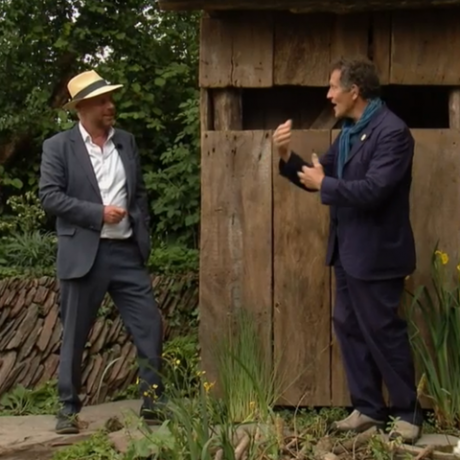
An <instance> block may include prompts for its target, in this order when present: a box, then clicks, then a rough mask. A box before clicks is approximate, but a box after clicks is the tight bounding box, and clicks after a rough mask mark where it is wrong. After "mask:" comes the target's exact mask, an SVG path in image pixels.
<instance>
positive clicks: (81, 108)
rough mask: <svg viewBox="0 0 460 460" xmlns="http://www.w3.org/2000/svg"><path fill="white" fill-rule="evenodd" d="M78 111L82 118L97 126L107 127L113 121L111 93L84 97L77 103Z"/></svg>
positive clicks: (113, 106) (113, 107)
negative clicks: (88, 97)
mask: <svg viewBox="0 0 460 460" xmlns="http://www.w3.org/2000/svg"><path fill="white" fill-rule="evenodd" d="M78 112H79V114H80V118H81V119H82V120H84V121H86V122H87V123H89V124H90V125H92V126H95V127H97V128H101V129H108V128H110V127H112V126H113V124H114V123H115V104H114V103H113V99H112V94H111V93H106V94H101V95H100V96H96V97H92V98H90V99H84V100H83V101H81V102H79V103H78Z"/></svg>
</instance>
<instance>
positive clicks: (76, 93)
mask: <svg viewBox="0 0 460 460" xmlns="http://www.w3.org/2000/svg"><path fill="white" fill-rule="evenodd" d="M122 86H123V85H111V84H109V83H108V82H106V81H105V80H104V79H103V78H102V77H101V76H100V75H99V74H97V73H96V72H95V71H94V70H89V71H87V72H83V73H81V74H79V75H77V76H76V77H73V78H72V80H70V81H69V83H68V85H67V89H68V90H69V93H70V97H71V99H70V101H69V102H67V103H66V104H65V105H64V106H63V108H64V109H66V110H69V109H73V108H74V107H75V106H76V105H77V103H78V102H80V101H82V100H83V99H89V98H91V97H96V96H99V95H101V94H104V93H110V92H111V91H115V90H116V89H118V88H121V87H122Z"/></svg>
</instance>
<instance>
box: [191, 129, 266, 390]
mask: <svg viewBox="0 0 460 460" xmlns="http://www.w3.org/2000/svg"><path fill="white" fill-rule="evenodd" d="M201 183H202V198H201V245H200V246H201V247H200V253H201V256H200V328H199V335H200V344H201V350H202V355H201V356H202V361H203V365H204V369H205V370H206V372H207V374H208V376H209V379H210V381H215V380H216V379H217V373H216V365H215V356H214V354H213V350H214V349H215V344H216V340H218V339H219V337H221V336H222V334H223V333H224V332H225V331H226V330H227V329H226V328H227V327H228V324H229V323H228V320H229V319H231V315H232V312H233V311H234V309H235V308H246V309H249V310H251V312H252V313H253V314H254V315H255V316H256V319H257V322H258V328H259V332H260V334H261V337H262V340H263V344H264V349H265V350H266V356H267V359H269V360H270V361H271V359H272V358H271V350H272V308H273V304H272V231H271V226H272V160H271V132H266V131H244V132H242V131H234V132H229V131H227V132H219V131H210V132H205V133H203V135H202V163H201Z"/></svg>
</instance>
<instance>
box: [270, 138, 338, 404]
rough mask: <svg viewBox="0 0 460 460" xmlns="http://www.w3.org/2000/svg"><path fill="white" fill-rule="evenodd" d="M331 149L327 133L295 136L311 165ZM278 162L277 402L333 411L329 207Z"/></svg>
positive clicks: (275, 192)
mask: <svg viewBox="0 0 460 460" xmlns="http://www.w3.org/2000/svg"><path fill="white" fill-rule="evenodd" d="M329 144H330V131H328V130H318V131H294V132H293V141H292V147H293V149H294V150H295V151H296V152H298V153H299V155H302V156H303V157H304V158H305V159H307V160H310V158H311V154H312V151H316V152H318V154H320V153H321V154H322V153H323V152H325V151H326V150H327V149H328V148H329ZM273 159H274V168H273V196H274V198H273V199H274V202H273V206H274V209H273V213H274V223H273V234H274V259H273V263H274V275H273V276H274V354H275V356H274V366H275V367H276V368H277V370H278V371H279V374H280V376H281V377H282V379H283V381H284V385H283V387H282V389H283V392H282V394H281V395H280V399H279V401H278V403H279V404H284V405H293V406H297V405H300V406H313V405H314V406H329V405H330V401H331V397H330V396H331V395H330V386H329V380H330V269H329V268H328V267H326V265H325V253H326V243H327V234H328V227H329V213H328V208H327V207H326V206H323V205H321V202H320V200H319V196H318V194H316V193H308V192H306V191H303V190H301V189H299V188H297V187H295V186H294V185H293V184H291V183H289V182H288V181H287V180H286V179H285V178H283V177H281V176H280V175H279V174H278V159H277V155H276V154H275V153H274V155H273Z"/></svg>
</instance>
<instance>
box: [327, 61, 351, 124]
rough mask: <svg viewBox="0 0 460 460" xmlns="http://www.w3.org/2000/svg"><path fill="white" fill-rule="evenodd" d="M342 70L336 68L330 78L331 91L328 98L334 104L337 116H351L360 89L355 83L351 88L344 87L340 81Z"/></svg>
mask: <svg viewBox="0 0 460 460" xmlns="http://www.w3.org/2000/svg"><path fill="white" fill-rule="evenodd" d="M341 73H342V72H341V71H340V70H334V71H333V72H332V73H331V77H330V79H329V91H328V93H327V98H328V99H329V100H330V101H331V102H332V104H333V106H334V114H335V116H336V118H346V117H349V116H350V113H351V112H352V111H353V108H354V106H355V104H356V101H357V99H358V89H357V87H356V86H355V85H353V86H352V87H351V89H344V88H343V87H342V85H341V83H340V77H341Z"/></svg>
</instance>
